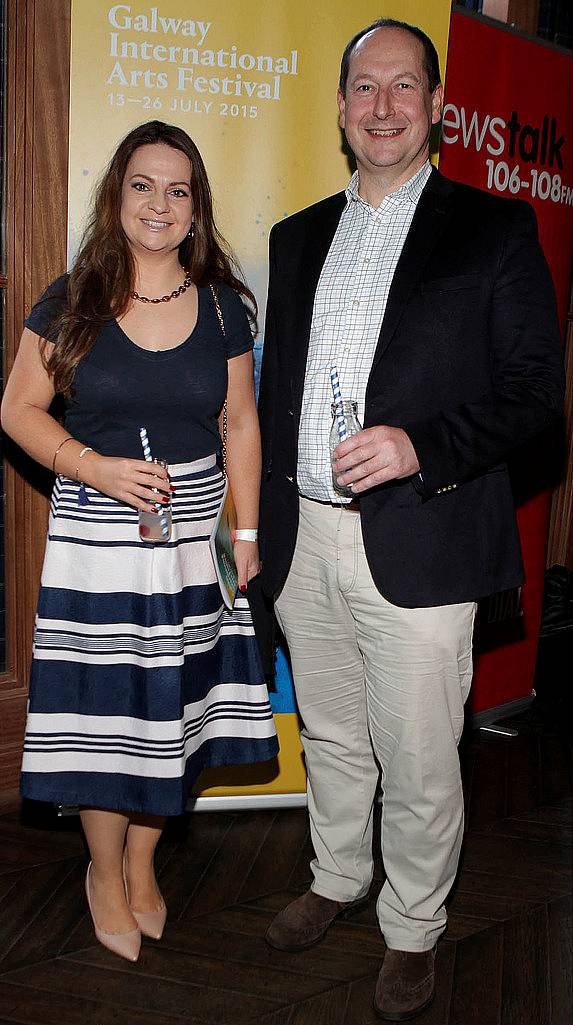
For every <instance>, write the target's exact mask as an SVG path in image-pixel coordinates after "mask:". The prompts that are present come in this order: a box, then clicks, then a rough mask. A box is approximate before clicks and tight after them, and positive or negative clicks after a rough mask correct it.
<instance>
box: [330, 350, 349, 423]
mask: <svg viewBox="0 0 573 1025" xmlns="http://www.w3.org/2000/svg"><path fill="white" fill-rule="evenodd" d="M330 383H331V385H332V395H333V398H334V405H335V410H334V412H335V415H336V423H337V425H338V440H339V441H346V439H347V437H348V429H347V426H346V417H345V416H344V413H343V406H342V395H341V394H340V379H339V377H338V370H337V368H336V367H331V368H330Z"/></svg>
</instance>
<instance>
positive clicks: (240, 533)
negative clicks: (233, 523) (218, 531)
mask: <svg viewBox="0 0 573 1025" xmlns="http://www.w3.org/2000/svg"><path fill="white" fill-rule="evenodd" d="M258 536H259V532H258V530H236V531H235V541H256V540H257V538H258Z"/></svg>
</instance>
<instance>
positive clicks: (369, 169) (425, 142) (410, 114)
mask: <svg viewBox="0 0 573 1025" xmlns="http://www.w3.org/2000/svg"><path fill="white" fill-rule="evenodd" d="M441 102H442V87H441V86H440V85H438V86H437V87H436V89H434V92H433V93H432V92H430V90H429V88H428V74H427V71H426V68H425V64H424V47H423V45H422V43H421V41H420V40H419V39H417V38H416V37H415V36H413V35H412V34H411V33H410V32H406V31H405V30H404V29H396V28H380V29H375V30H374V31H373V32H369V33H368V35H366V36H364V37H363V38H362V39H361V40H360V42H359V43H358V44H357V45H356V47H355V48H354V50H353V51H352V54H351V57H350V63H349V72H348V80H347V83H346V91H345V93H344V95H343V94H342V93H341V92H340V91H339V93H338V108H339V111H340V116H339V125H340V127H341V128H342V129H344V132H345V135H346V138H347V140H348V145H349V146H350V148H351V149H352V151H353V153H354V155H355V157H356V163H357V166H358V171H359V175H360V186H361V187H360V193H361V195H365V193H364V189H365V190H366V191H367V192H368V191H371V188H370V186H372V187H373V188H374V190H375V191H376V185H377V184H378V185H379V186H380V188H381V199H382V198H383V197H384V195H386V194H387V193H388V192H391V191H394V189H395V188H398V187H399V186H400V185H401V184H402V183H403V182H405V181H408V179H409V178H411V177H412V175H414V174H415V173H416V171H417V170H419V168H420V167H422V165H423V163H424V162H425V160H426V159H427V157H428V151H429V138H430V130H431V127H432V125H433V124H435V123H436V122H437V121H439V119H440V108H441ZM365 198H368V197H367V195H365ZM370 201H371V200H370Z"/></svg>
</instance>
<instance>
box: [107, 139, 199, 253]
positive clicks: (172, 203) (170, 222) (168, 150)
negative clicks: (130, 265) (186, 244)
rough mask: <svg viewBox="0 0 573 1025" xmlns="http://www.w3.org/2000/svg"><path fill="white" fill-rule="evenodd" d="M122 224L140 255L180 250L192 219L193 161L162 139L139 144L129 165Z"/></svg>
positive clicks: (124, 190)
mask: <svg viewBox="0 0 573 1025" xmlns="http://www.w3.org/2000/svg"><path fill="white" fill-rule="evenodd" d="M120 216H121V226H122V228H123V230H124V232H125V234H126V236H127V240H128V242H129V244H130V246H131V248H132V250H133V251H134V253H135V254H137V252H138V250H145V251H146V252H148V253H153V252H155V253H164V252H165V251H170V250H173V249H177V248H178V246H179V245H180V243H181V242H182V241H183V239H184V238H185V236H186V235H187V234H188V232H189V229H190V227H191V224H192V222H193V201H192V199H191V164H190V162H189V158H188V157H187V156H186V155H185V153H182V152H181V151H180V150H177V149H173V148H172V147H171V146H167V145H166V144H165V143H163V142H158V143H153V144H149V145H145V146H140V147H139V149H136V150H135V152H134V153H133V155H132V156H131V158H130V161H129V163H128V165H127V168H126V172H125V177H124V179H123V187H122V191H121V215H120Z"/></svg>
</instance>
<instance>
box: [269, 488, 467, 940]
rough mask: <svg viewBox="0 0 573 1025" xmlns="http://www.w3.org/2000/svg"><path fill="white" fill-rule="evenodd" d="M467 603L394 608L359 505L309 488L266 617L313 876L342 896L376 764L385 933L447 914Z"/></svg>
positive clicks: (388, 936)
mask: <svg viewBox="0 0 573 1025" xmlns="http://www.w3.org/2000/svg"><path fill="white" fill-rule="evenodd" d="M475 608H476V606H475V603H473V602H470V603H466V604H460V605H446V606H440V607H438V608H415V609H404V608H399V607H397V606H395V605H392V604H390V602H388V601H386V599H385V598H383V597H382V595H381V594H380V593H379V591H378V590H377V588H376V587H375V585H374V583H373V581H372V576H371V574H370V570H369V568H368V564H367V561H366V556H365V552H364V544H363V541H362V531H361V524H360V515H359V514H358V513H357V512H353V511H350V510H347V509H345V508H344V507H340V508H339V507H335V506H331V505H328V504H323V503H321V502H314V501H311V500H309V499H305V498H301V500H300V521H299V531H298V537H297V543H296V549H295V554H294V558H293V562H292V565H291V569H290V572H289V575H288V578H287V581H286V583H285V585H284V588H283V590H282V591H281V593H280V595H279V597H278V599H277V602H276V611H277V618H278V620H279V623H280V624H281V627H282V630H283V632H284V634H285V637H286V640H287V643H288V646H289V651H290V656H291V659H292V666H293V675H294V683H295V690H296V696H297V700H298V705H299V709H300V714H301V717H302V720H303V725H304V728H303V731H302V734H301V736H302V743H303V747H304V753H305V759H306V768H307V774H308V808H309V815H310V828H311V836H312V842H313V845H314V850H315V855H316V856H315V859H314V860H313V862H312V865H311V867H312V871H313V874H314V882H313V885H312V889H313V890H314V891H315V892H316V893H318V894H320V895H321V896H323V897H328V898H330V899H331V900H337V901H352V900H356V899H358V898H359V897H362V896H364V895H365V894H366V893H367V892H368V889H369V886H370V883H371V880H372V874H373V860H372V816H373V805H374V800H375V797H376V792H377V788H378V785H379V779H380V775H381V782H382V793H383V811H382V835H381V847H382V857H383V861H384V868H385V872H386V881H385V883H384V885H383V887H382V891H381V893H380V896H379V899H378V904H377V913H378V919H379V922H380V928H381V930H382V933H383V936H384V939H385V941H386V943H387V945H388V946H389V947H391V948H393V949H397V950H409V951H422V950H428V949H430V948H431V947H433V945H434V944H435V942H436V940H437V939H438V938H439V936H440V935H441V933H442V932H443V930H444V929H445V927H446V911H445V908H444V900H445V898H446V896H447V894H448V892H449V890H450V888H451V886H452V884H453V881H454V877H455V874H456V869H457V865H458V859H459V854H460V847H461V841H462V833H463V797H462V788H461V778H460V766H459V758H458V751H457V745H458V741H459V739H460V735H461V732H462V727H463V718H464V702H465V700H466V698H467V696H468V693H469V689H470V683H471V675H472V633H473V623H474V616H475Z"/></svg>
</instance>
